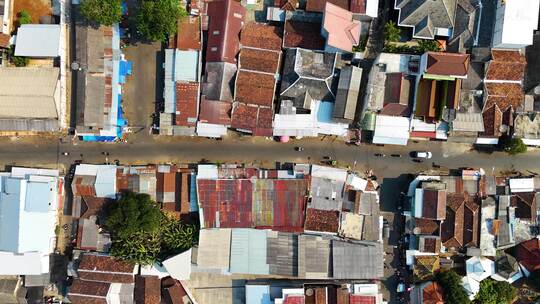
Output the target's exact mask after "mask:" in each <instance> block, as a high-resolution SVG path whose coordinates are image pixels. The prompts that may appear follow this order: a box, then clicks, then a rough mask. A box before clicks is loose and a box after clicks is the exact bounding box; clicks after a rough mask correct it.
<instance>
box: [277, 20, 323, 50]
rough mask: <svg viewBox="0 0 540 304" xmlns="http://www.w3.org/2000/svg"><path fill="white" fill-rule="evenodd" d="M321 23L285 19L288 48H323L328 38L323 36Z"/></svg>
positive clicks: (285, 37)
mask: <svg viewBox="0 0 540 304" xmlns="http://www.w3.org/2000/svg"><path fill="white" fill-rule="evenodd" d="M321 26H322V25H321V23H311V22H301V21H290V20H286V21H285V31H284V43H283V46H284V47H286V48H295V47H300V48H305V49H311V50H322V49H324V45H325V43H326V39H324V37H322V36H321Z"/></svg>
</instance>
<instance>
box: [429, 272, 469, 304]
mask: <svg viewBox="0 0 540 304" xmlns="http://www.w3.org/2000/svg"><path fill="white" fill-rule="evenodd" d="M437 282H438V283H439V284H441V286H442V287H443V290H444V303H446V304H469V303H470V302H471V301H470V300H469V297H468V296H467V292H466V291H465V288H463V286H462V285H461V277H460V276H459V275H458V274H457V273H456V272H455V271H453V270H448V271H441V272H439V273H438V274H437Z"/></svg>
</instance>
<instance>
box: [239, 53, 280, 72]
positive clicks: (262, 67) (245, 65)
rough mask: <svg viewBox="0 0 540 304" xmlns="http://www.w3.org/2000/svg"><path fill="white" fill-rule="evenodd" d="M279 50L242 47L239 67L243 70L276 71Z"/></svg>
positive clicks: (277, 68)
mask: <svg viewBox="0 0 540 304" xmlns="http://www.w3.org/2000/svg"><path fill="white" fill-rule="evenodd" d="M280 57H281V53H280V52H274V51H265V50H259V49H249V48H242V50H241V51H240V61H239V67H240V69H244V70H252V71H260V72H266V73H273V74H275V73H277V72H278V70H279V63H280Z"/></svg>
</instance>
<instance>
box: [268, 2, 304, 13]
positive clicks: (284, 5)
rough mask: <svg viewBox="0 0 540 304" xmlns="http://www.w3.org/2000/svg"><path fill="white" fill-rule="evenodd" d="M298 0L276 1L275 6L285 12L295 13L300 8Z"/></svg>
mask: <svg viewBox="0 0 540 304" xmlns="http://www.w3.org/2000/svg"><path fill="white" fill-rule="evenodd" d="M298 4H299V3H298V0H274V6H277V7H279V8H280V9H282V10H284V11H295V10H296V9H297V8H298Z"/></svg>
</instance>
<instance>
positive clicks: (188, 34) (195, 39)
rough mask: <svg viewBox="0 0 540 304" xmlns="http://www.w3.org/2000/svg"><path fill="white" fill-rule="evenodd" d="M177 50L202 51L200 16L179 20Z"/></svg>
mask: <svg viewBox="0 0 540 304" xmlns="http://www.w3.org/2000/svg"><path fill="white" fill-rule="evenodd" d="M176 48H178V49H179V50H200V49H201V21H200V18H199V17H198V16H185V17H181V18H180V19H179V20H178V33H177V36H176Z"/></svg>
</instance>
